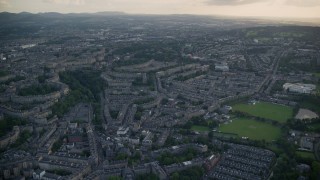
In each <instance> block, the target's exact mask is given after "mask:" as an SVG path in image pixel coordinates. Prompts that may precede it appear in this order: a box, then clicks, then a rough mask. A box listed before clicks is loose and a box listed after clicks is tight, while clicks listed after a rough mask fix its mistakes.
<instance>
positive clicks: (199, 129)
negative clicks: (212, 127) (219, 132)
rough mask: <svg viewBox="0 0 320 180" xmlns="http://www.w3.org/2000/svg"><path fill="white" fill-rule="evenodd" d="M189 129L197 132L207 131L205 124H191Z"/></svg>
mask: <svg viewBox="0 0 320 180" xmlns="http://www.w3.org/2000/svg"><path fill="white" fill-rule="evenodd" d="M191 130H193V131H198V132H206V131H209V128H208V127H206V126H192V127H191Z"/></svg>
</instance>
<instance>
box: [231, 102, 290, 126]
mask: <svg viewBox="0 0 320 180" xmlns="http://www.w3.org/2000/svg"><path fill="white" fill-rule="evenodd" d="M232 108H233V110H234V111H240V112H245V113H248V114H250V115H252V116H256V117H261V118H266V119H271V120H275V121H278V122H280V123H285V122H286V121H287V119H289V118H291V117H293V108H291V107H289V106H283V105H278V104H272V103H268V102H258V103H256V104H255V105H252V104H236V105H234V106H233V107H232Z"/></svg>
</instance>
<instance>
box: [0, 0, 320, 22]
mask: <svg viewBox="0 0 320 180" xmlns="http://www.w3.org/2000/svg"><path fill="white" fill-rule="evenodd" d="M0 11H1V12H3V11H7V12H32V13H38V12H60V13H80V12H101V11H121V12H126V13H133V14H202V15H227V16H255V17H257V16H262V17H290V18H320V0H0Z"/></svg>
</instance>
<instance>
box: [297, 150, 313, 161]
mask: <svg viewBox="0 0 320 180" xmlns="http://www.w3.org/2000/svg"><path fill="white" fill-rule="evenodd" d="M296 155H297V156H300V157H302V158H305V159H312V160H315V156H314V154H313V153H312V152H306V151H296Z"/></svg>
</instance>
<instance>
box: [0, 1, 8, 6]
mask: <svg viewBox="0 0 320 180" xmlns="http://www.w3.org/2000/svg"><path fill="white" fill-rule="evenodd" d="M8 6H10V3H9V0H0V7H8Z"/></svg>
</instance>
